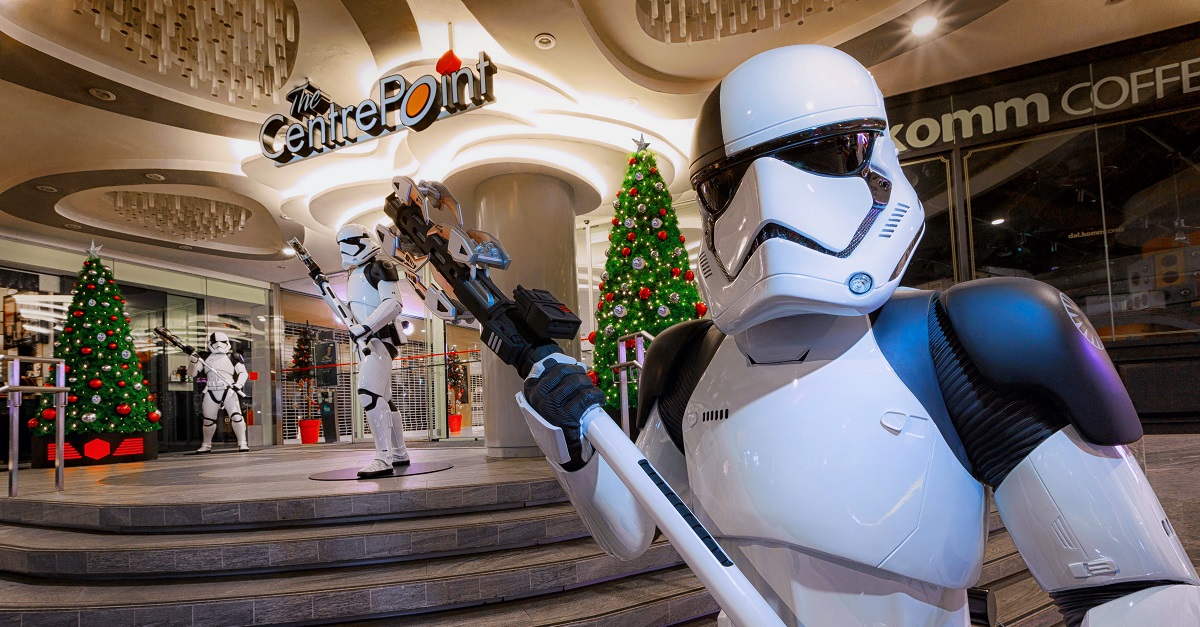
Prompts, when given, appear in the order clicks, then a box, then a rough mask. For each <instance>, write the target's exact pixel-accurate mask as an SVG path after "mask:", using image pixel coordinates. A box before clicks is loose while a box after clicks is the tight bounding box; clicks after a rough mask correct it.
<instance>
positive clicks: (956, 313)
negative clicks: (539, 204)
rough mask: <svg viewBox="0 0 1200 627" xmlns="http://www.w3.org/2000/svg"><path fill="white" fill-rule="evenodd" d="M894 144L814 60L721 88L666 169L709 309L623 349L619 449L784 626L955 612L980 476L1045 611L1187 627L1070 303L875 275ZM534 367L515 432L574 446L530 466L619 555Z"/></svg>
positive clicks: (854, 95)
mask: <svg viewBox="0 0 1200 627" xmlns="http://www.w3.org/2000/svg"><path fill="white" fill-rule="evenodd" d="M896 155H897V153H896V148H895V146H894V144H893V143H892V141H891V139H890V137H889V135H888V130H887V121H886V116H885V113H884V107H883V98H882V96H881V95H880V93H879V90H878V88H877V87H876V86H875V83H874V80H873V79H872V77H871V75H870V74H869V73H868V72H867V71H866V70H865V69H864V68H863V67H862V66H861V65H859V64H858V62H856V61H855V60H854V59H853V58H851V57H849V56H848V55H845V54H843V53H841V52H839V51H837V50H834V49H831V48H826V47H823V46H813V45H803V46H790V47H786V48H780V49H776V50H771V51H768V52H764V53H762V54H759V55H757V56H755V57H754V58H752V59H750V60H748V61H746V62H745V63H743V64H742V65H740V66H739V67H737V68H736V69H735V70H733V72H732V73H730V75H729V76H728V77H726V78H725V79H724V80H723V81H722V83H721V84H720V85H719V86H718V87H717V89H716V90H715V91H714V92H713V94H712V95H711V96H710V97H709V98H708V100H707V101H706V102H705V104H704V107H703V109H702V111H701V114H700V117H699V120H698V122H697V132H696V144H695V147H694V150H693V156H694V159H695V161H694V162H693V165H692V182H693V186H694V187H695V189H696V191H697V195H698V196H699V199H700V205H701V212H702V218H703V220H704V223H705V236H706V237H705V245H704V246H703V247H702V250H701V253H700V259H699V266H700V273H699V277H700V286H701V288H702V290H703V292H704V295H705V297H706V300H707V302H708V304H709V308H710V311H711V312H712V320H711V321H707V320H697V321H693V322H688V323H683V324H680V325H677V326H675V327H672V328H671V329H669V330H667V331H665V332H663V333H662V334H660V335H659V336H658V338H656V339H655V341H654V342H653V343H652V344H651V347H650V350H649V353H648V354H647V357H646V366H645V369H644V371H643V374H642V378H641V380H640V383H639V388H640V389H639V393H640V396H639V404H638V412H639V416H638V422H637V424H638V427H639V429H640V433H639V434H638V436H637V446H638V447H639V449H640V450H641V451H642V453H643V454H644V455H645V456H646V458H647V460H649V461H650V462H651V463H652V464H653V466H654V468H656V469H657V470H658V472H659V474H660V475H661V476H662V477H663V478H665V479H666V480H667V482H668V483H670V485H671V486H672V487H673V488H674V489H675V491H676V492H677V493H678V494H679V496H680V497H681V498H682V500H683V501H684V502H685V503H687V504H688V505H689V506H691V508H692V509H693V511H694V512H695V514H696V516H697V517H698V518H699V520H700V521H701V522H702V523H703V524H704V526H705V527H706V528H707V529H708V530H709V531H710V532H711V533H712V534H713V536H714V537H715V538H716V539H717V541H718V542H719V543H720V545H721V546H722V547H723V548H724V549H725V550H726V551H727V552H728V553H729V555H730V557H731V558H732V559H733V561H734V562H735V563H736V564H737V565H738V567H739V568H740V569H741V570H742V571H743V572H744V573H745V574H746V576H747V577H748V578H749V579H750V580H751V581H752V582H753V584H754V585H755V587H756V588H757V589H758V590H759V592H761V593H762V595H763V596H764V598H765V599H766V600H767V601H768V603H769V604H770V605H771V606H772V607H773V608H774V609H775V611H776V612H777V614H778V615H779V617H780V618H781V619H782V620H783V622H784V623H785V624H787V625H805V626H821V625H837V626H841V625H893V626H901V625H904V626H908V625H937V626H942V625H954V626H956V627H963V626H966V625H967V624H968V623H969V612H968V608H967V598H966V588H968V587H969V586H971V585H972V584H973V583H974V582H975V581H976V579H977V578H978V576H979V572H980V567H981V564H982V561H983V554H984V542H985V538H986V532H987V525H986V516H987V511H986V507H985V497H984V487H985V486H990V487H991V488H993V490H994V494H995V502H996V505H997V508H998V510H999V512H1000V515H1001V516H1002V518H1003V520H1004V522H1005V524H1006V526H1007V528H1008V530H1009V532H1010V534H1011V536H1012V538H1013V541H1014V542H1015V543H1016V545H1017V547H1018V548H1019V549H1020V551H1021V553H1022V555H1023V556H1024V558H1025V560H1026V562H1027V563H1028V564H1029V568H1030V570H1031V572H1032V574H1033V576H1034V577H1035V579H1036V580H1037V581H1038V583H1039V584H1040V585H1041V586H1042V587H1043V588H1045V589H1046V590H1047V591H1049V592H1050V594H1051V596H1052V597H1053V599H1054V600H1055V602H1056V604H1057V605H1058V607H1059V610H1060V611H1061V612H1062V613H1063V615H1064V617H1065V618H1066V621H1067V624H1068V625H1072V626H1074V625H1079V624H1084V625H1090V626H1092V627H1101V626H1102V627H1117V626H1125V625H1152V624H1153V625H1196V624H1200V588H1198V587H1197V584H1198V583H1200V581H1198V580H1197V577H1196V572H1195V571H1194V570H1193V568H1192V566H1191V562H1190V561H1189V559H1188V557H1187V555H1186V554H1185V553H1184V551H1183V548H1182V547H1181V545H1180V543H1179V540H1178V538H1176V537H1175V534H1174V531H1173V529H1172V528H1171V525H1170V522H1169V521H1168V520H1167V517H1166V515H1165V514H1164V513H1163V510H1162V508H1161V507H1160V506H1159V503H1158V500H1157V498H1156V497H1155V495H1154V493H1153V491H1152V490H1151V488H1150V487H1149V485H1148V484H1147V482H1146V478H1145V476H1144V474H1143V473H1142V471H1141V469H1140V468H1139V467H1138V465H1137V464H1136V463H1135V461H1134V460H1133V459H1132V458H1131V456H1130V455H1129V452H1128V450H1127V449H1126V447H1125V446H1124V445H1125V444H1128V443H1130V442H1133V441H1135V440H1137V439H1138V438H1139V437H1141V424H1140V422H1139V421H1138V417H1137V415H1136V413H1135V412H1134V409H1133V405H1132V403H1131V402H1130V400H1129V397H1128V395H1127V393H1126V392H1125V390H1124V388H1123V386H1122V384H1121V382H1120V379H1119V378H1118V377H1117V374H1116V370H1115V369H1114V368H1113V366H1112V363H1111V361H1109V359H1108V357H1107V354H1106V353H1105V352H1104V348H1103V344H1101V343H1100V341H1099V339H1098V338H1097V336H1096V334H1095V330H1094V329H1092V327H1091V325H1090V324H1089V323H1088V322H1087V319H1086V318H1085V317H1084V316H1083V314H1082V312H1081V311H1080V310H1079V309H1078V307H1076V306H1075V304H1074V303H1073V302H1071V300H1070V299H1069V298H1067V297H1066V296H1065V295H1062V294H1061V293H1059V292H1058V291H1057V290H1055V289H1054V288H1052V287H1050V286H1048V285H1045V284H1042V283H1039V282H1036V281H1032V280H1027V279H984V280H980V281H972V282H967V283H963V284H959V285H956V286H955V287H953V288H951V289H949V290H947V291H946V292H943V293H936V292H922V291H916V290H901V291H896V288H897V286H898V284H899V282H900V278H901V276H902V275H903V272H904V270H905V269H906V268H907V266H908V263H909V260H910V259H911V256H912V252H913V250H914V249H915V248H916V246H917V244H918V242H919V241H920V238H921V234H922V232H923V218H924V216H923V211H922V208H921V205H920V202H919V201H918V200H917V198H916V195H915V192H914V190H913V189H912V187H911V186H910V185H909V184H908V182H907V180H906V179H905V177H904V176H903V174H902V172H901V169H900V164H899V162H898V160H897V156H896ZM558 361H564V359H563V358H560V359H559V360H558ZM545 363H546V364H549V363H550V362H545ZM537 375H538V376H537V378H532V377H531V378H530V379H529V380H527V382H526V386H525V395H524V398H522V399H519V402H520V404H521V405H522V408H523V409H524V410H525V412H526V415H527V418H528V419H529V422H530V426H531V428H533V429H534V430H535V434H536V432H537V430H538V429H539V428H544V427H539V425H543V424H551V425H553V426H555V427H558V428H561V429H562V431H563V433H564V434H565V436H566V437H567V438H568V440H570V439H571V438H572V437H573V438H574V441H569V442H568V448H569V449H570V451H571V453H572V460H571V462H569V463H566V464H563V465H561V466H560V465H558V464H551V467H552V468H553V469H554V471H555V473H556V475H557V476H558V478H559V480H560V481H561V482H562V484H563V485H564V487H565V489H566V490H567V492H568V494H569V495H570V497H571V500H572V502H573V503H574V504H575V506H576V508H577V510H578V511H579V512H580V515H581V516H582V517H583V519H584V521H585V523H586V524H587V526H588V528H589V529H590V530H591V532H592V534H593V536H594V537H595V538H596V540H597V541H598V542H599V543H600V544H601V546H603V547H604V548H605V550H607V551H608V552H609V553H611V554H613V555H615V556H617V557H620V558H623V559H632V558H634V557H636V556H638V555H640V554H641V553H642V552H643V551H644V550H645V549H646V547H647V546H648V545H649V543H650V542H651V540H652V539H653V536H654V522H653V521H652V519H651V518H650V517H649V515H648V514H647V513H646V512H645V511H644V510H643V509H642V508H641V506H640V505H639V504H638V503H637V501H636V500H634V498H633V497H632V495H631V494H630V492H629V490H628V489H627V488H626V487H625V485H624V484H622V483H621V481H620V480H619V479H618V478H617V477H616V475H615V474H614V472H613V470H612V469H611V468H610V467H609V466H608V462H606V461H605V460H604V459H603V458H601V457H600V456H598V455H594V456H591V457H590V458H589V457H588V455H587V452H588V451H589V448H590V447H588V446H586V440H584V441H580V438H579V433H580V423H579V421H578V414H579V413H580V412H579V408H580V406H584V407H586V406H588V405H590V404H592V403H594V402H595V401H596V400H601V399H602V395H597V394H595V393H594V388H591V387H590V384H589V383H588V382H587V381H586V379H580V377H581V376H582V369H581V368H579V367H578V366H576V365H572V364H561V363H559V364H550V365H547V367H545V368H544V370H541V369H539V371H538V372H537ZM564 408H565V409H564ZM571 415H575V419H574V421H572V418H571ZM539 418H540V419H543V420H544V421H548V422H542V421H539V420H538V419H539ZM543 441H545V442H550V441H552V440H550V439H547V438H539V442H543ZM722 621H723V622H724V624H729V621H728V619H725V618H722ZM739 627H753V626H751V625H740V626H739Z"/></svg>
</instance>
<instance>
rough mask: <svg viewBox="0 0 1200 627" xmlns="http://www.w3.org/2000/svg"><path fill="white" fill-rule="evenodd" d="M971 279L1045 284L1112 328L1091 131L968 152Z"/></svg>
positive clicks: (1106, 219)
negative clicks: (1016, 279) (1018, 279)
mask: <svg viewBox="0 0 1200 627" xmlns="http://www.w3.org/2000/svg"><path fill="white" fill-rule="evenodd" d="M965 168H966V174H967V190H968V197H967V207H968V216H969V217H970V220H971V239H972V246H973V252H974V264H975V276H976V277H980V278H982V277H992V276H1018V277H1030V278H1035V279H1038V280H1041V281H1045V282H1047V283H1049V284H1051V285H1053V286H1054V287H1057V288H1058V289H1060V290H1062V291H1063V292H1065V293H1066V294H1067V295H1068V296H1070V297H1071V298H1072V299H1073V300H1074V301H1075V302H1076V303H1078V304H1079V306H1080V307H1082V308H1083V310H1084V312H1085V313H1086V314H1087V316H1088V318H1089V319H1090V320H1091V322H1092V324H1093V325H1095V326H1096V328H1097V329H1098V330H1099V332H1100V334H1101V336H1102V337H1106V336H1108V335H1110V334H1109V333H1106V332H1105V330H1106V329H1108V328H1110V327H1111V307H1110V298H1109V285H1108V283H1109V281H1108V272H1107V266H1106V263H1105V261H1106V256H1105V241H1104V233H1105V228H1106V227H1105V225H1106V224H1108V225H1110V226H1111V225H1113V224H1114V223H1119V221H1120V220H1119V216H1117V215H1116V214H1114V213H1112V212H1111V207H1110V215H1108V216H1106V215H1105V214H1104V212H1103V211H1102V209H1101V203H1100V180H1099V178H1100V177H1099V172H1098V170H1097V167H1096V135H1095V131H1094V130H1093V129H1086V130H1081V131H1073V132H1069V133H1062V134H1058V135H1052V136H1049V137H1042V138H1039V139H1034V140H1031V141H1026V142H1019V143H1014V144H1006V145H1003V146H998V147H995V148H985V149H982V150H974V151H971V152H970V153H968V154H967V156H966V158H965Z"/></svg>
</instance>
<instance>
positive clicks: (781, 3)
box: [637, 0, 854, 44]
mask: <svg viewBox="0 0 1200 627" xmlns="http://www.w3.org/2000/svg"><path fill="white" fill-rule="evenodd" d="M853 1H854V0H637V17H638V22H639V23H640V24H641V26H642V30H643V31H645V32H646V34H647V35H650V36H651V37H653V38H655V39H657V40H659V41H661V42H665V43H686V44H691V43H692V42H693V41H707V40H710V39H711V40H716V41H720V40H721V37H730V36H733V35H739V34H742V33H755V32H758V31H760V30H766V29H768V28H770V29H772V30H779V29H780V28H782V27H783V26H786V25H788V24H796V25H798V26H803V25H804V22H805V20H809V19H812V18H814V17H816V16H819V15H824V14H827V13H831V12H832V11H833V10H834V9H835V8H836V7H838V6H841V5H844V4H849V3H850V2H853Z"/></svg>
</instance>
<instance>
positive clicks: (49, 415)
mask: <svg viewBox="0 0 1200 627" xmlns="http://www.w3.org/2000/svg"><path fill="white" fill-rule="evenodd" d="M57 415H58V412H57V411H55V410H54V408H53V407H47V408H46V409H43V410H42V418H45V419H46V420H54V417H55V416H57Z"/></svg>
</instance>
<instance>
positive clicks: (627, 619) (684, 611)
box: [372, 566, 718, 627]
mask: <svg viewBox="0 0 1200 627" xmlns="http://www.w3.org/2000/svg"><path fill="white" fill-rule="evenodd" d="M717 610H718V608H717V604H716V602H715V601H713V600H712V597H711V596H709V594H708V592H707V591H706V590H705V589H704V586H703V585H701V583H700V581H699V580H697V579H696V577H695V576H694V575H692V573H691V571H689V570H688V569H687V568H686V567H683V566H679V567H674V568H670V569H666V570H661V571H657V572H652V573H646V574H643V575H636V576H633V577H626V578H623V579H618V580H616V581H610V582H606V583H602V584H597V585H592V586H587V587H584V588H579V589H576V590H571V591H568V592H562V593H559V594H556V595H553V596H551V597H536V598H530V599H521V600H517V601H509V602H505V603H499V604H495V605H484V606H479V607H473V608H468V609H460V610H451V611H446V612H438V613H436V614H424V615H421V616H411V617H404V618H398V619H390V620H383V621H372V624H377V625H388V626H390V627H418V626H419V627H459V626H461V625H470V626H471V627H518V626H519V627H549V626H551V625H555V626H557V625H563V626H565V625H571V626H572V627H585V626H586V627H658V626H662V625H678V626H680V627H714V626H715V625H716V624H717V618H716V614H715V612H717Z"/></svg>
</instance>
